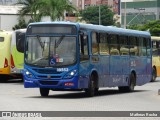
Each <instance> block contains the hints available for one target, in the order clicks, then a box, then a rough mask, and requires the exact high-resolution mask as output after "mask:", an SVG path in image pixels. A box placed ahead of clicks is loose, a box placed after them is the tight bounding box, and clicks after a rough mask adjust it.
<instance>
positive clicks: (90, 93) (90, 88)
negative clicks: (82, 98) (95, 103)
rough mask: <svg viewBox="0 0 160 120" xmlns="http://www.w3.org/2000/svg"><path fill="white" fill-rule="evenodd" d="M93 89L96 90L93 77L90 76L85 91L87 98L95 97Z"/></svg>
mask: <svg viewBox="0 0 160 120" xmlns="http://www.w3.org/2000/svg"><path fill="white" fill-rule="evenodd" d="M95 89H96V85H95V81H94V76H93V75H91V78H90V83H89V86H88V88H87V89H86V90H85V92H86V95H87V96H88V97H93V96H94V95H95Z"/></svg>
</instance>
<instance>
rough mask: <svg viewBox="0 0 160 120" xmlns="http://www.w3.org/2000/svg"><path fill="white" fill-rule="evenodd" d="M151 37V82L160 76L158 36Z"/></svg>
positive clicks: (159, 39)
mask: <svg viewBox="0 0 160 120" xmlns="http://www.w3.org/2000/svg"><path fill="white" fill-rule="evenodd" d="M151 39H152V47H153V48H152V67H153V68H152V69H153V70H152V80H151V81H152V82H153V81H155V80H156V77H159V76H160V37H157V36H151Z"/></svg>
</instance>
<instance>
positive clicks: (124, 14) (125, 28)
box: [124, 2, 126, 29]
mask: <svg viewBox="0 0 160 120" xmlns="http://www.w3.org/2000/svg"><path fill="white" fill-rule="evenodd" d="M124 28H125V29H126V2H124Z"/></svg>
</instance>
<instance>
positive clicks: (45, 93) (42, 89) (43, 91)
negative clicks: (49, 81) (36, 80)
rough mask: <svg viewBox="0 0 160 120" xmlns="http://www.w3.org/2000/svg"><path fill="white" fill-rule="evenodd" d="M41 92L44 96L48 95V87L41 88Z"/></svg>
mask: <svg viewBox="0 0 160 120" xmlns="http://www.w3.org/2000/svg"><path fill="white" fill-rule="evenodd" d="M40 94H41V96H42V97H47V96H48V94H49V89H48V88H40Z"/></svg>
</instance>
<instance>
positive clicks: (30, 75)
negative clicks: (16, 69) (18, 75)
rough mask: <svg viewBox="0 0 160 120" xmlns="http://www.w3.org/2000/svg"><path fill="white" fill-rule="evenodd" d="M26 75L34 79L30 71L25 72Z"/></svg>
mask: <svg viewBox="0 0 160 120" xmlns="http://www.w3.org/2000/svg"><path fill="white" fill-rule="evenodd" d="M24 73H25V75H26V76H27V77H29V78H32V77H33V74H32V73H31V72H29V71H28V70H25V71H24Z"/></svg>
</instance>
